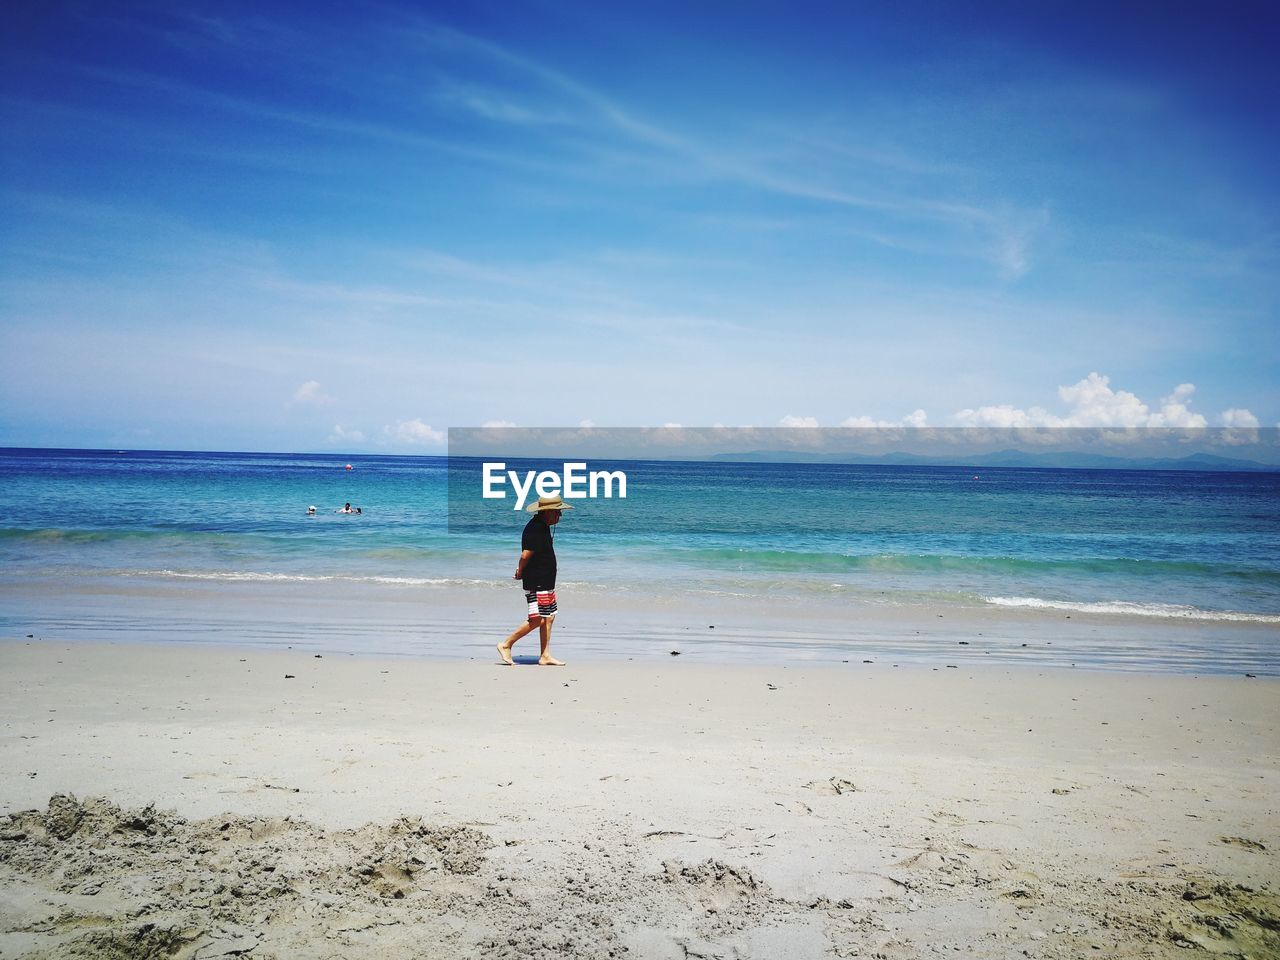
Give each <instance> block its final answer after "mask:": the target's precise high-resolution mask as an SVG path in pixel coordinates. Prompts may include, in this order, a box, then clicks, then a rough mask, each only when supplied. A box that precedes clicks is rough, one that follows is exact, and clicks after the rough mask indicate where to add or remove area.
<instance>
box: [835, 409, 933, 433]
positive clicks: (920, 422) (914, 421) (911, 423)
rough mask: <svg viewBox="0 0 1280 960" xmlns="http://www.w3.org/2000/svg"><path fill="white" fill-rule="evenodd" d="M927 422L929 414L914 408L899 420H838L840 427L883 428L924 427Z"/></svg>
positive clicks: (864, 418) (871, 418)
mask: <svg viewBox="0 0 1280 960" xmlns="http://www.w3.org/2000/svg"><path fill="white" fill-rule="evenodd" d="M928 424H929V415H928V414H926V413H925V412H924V411H923V410H915V411H913V412H911V413H909V414H907V415H906V416H905V417H903V418H902V419H901V420H877V419H876V418H875V417H866V416H863V417H848V418H846V419H845V420H842V421H841V422H840V426H842V427H862V428H869V429H876V430H885V429H889V428H891V427H925V426H928Z"/></svg>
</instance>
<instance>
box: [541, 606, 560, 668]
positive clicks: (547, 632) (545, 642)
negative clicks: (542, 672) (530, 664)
mask: <svg viewBox="0 0 1280 960" xmlns="http://www.w3.org/2000/svg"><path fill="white" fill-rule="evenodd" d="M555 622H556V618H555V617H554V616H552V617H543V618H542V628H541V629H540V630H539V631H538V639H539V640H541V641H542V655H541V656H540V657H538V665H539V666H542V667H563V666H564V661H563V660H557V659H556V658H555V657H553V656H552V655H551V654H550V653H549V652H548V651H549V650H550V649H551V628H552V627H553V626H555Z"/></svg>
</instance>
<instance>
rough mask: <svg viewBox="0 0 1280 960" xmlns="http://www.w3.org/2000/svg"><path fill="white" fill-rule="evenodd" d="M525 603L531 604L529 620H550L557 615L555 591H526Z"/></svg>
mask: <svg viewBox="0 0 1280 960" xmlns="http://www.w3.org/2000/svg"><path fill="white" fill-rule="evenodd" d="M524 599H525V601H526V602H527V603H528V604H529V619H530V620H536V619H538V618H539V617H546V618H547V619H548V620H550V619H551V618H552V617H554V616H555V615H556V592H555V591H554V590H526V591H525V594H524Z"/></svg>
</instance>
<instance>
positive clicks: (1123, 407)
mask: <svg viewBox="0 0 1280 960" xmlns="http://www.w3.org/2000/svg"><path fill="white" fill-rule="evenodd" d="M1195 389H1196V388H1195V384H1191V383H1180V384H1178V386H1176V387H1174V389H1173V392H1172V393H1170V394H1169V395H1168V396H1167V397H1164V398H1163V399H1162V400H1161V401H1160V404H1161V406H1160V409H1159V410H1155V411H1153V410H1152V409H1151V408H1150V407H1149V406H1148V405H1147V404H1146V403H1144V402H1143V401H1142V400H1141V399H1140V398H1139V397H1138V396H1137V395H1136V394H1134V393H1130V392H1129V391H1128V390H1113V389H1112V387H1111V378H1110V377H1105V376H1103V375H1102V374H1099V373H1091V374H1089V375H1088V376H1087V377H1085V378H1084V379H1083V380H1081V381H1080V382H1078V383H1075V384H1072V385H1071V386H1069V387H1059V388H1058V397H1059V399H1061V400H1062V402H1063V403H1065V404H1067V405H1068V407H1069V408H1070V409H1069V410H1068V412H1067V413H1066V415H1065V416H1060V415H1058V414H1053V413H1050V412H1049V411H1047V410H1045V409H1044V408H1043V407H1031V408H1030V409H1029V410H1022V409H1019V408H1017V407H1014V406H1011V405H1009V404H999V405H995V406H985V407H978V408H977V409H972V408H966V409H964V410H960V411H959V412H957V413H956V414H955V415H954V416H953V417H952V419H953V420H954V421H955V422H956V423H958V424H960V425H961V426H963V427H999V428H1010V427H1017V428H1026V427H1119V428H1125V427H1205V426H1208V421H1207V420H1205V418H1204V417H1203V416H1202V415H1201V414H1199V413H1193V412H1192V411H1191V409H1190V403H1191V395H1192V394H1193V393H1195ZM1245 412H1247V411H1245Z"/></svg>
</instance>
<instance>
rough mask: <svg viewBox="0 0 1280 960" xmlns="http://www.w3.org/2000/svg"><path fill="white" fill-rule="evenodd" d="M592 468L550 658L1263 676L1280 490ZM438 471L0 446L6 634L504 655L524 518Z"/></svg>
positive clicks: (565, 523) (1279, 668)
mask: <svg viewBox="0 0 1280 960" xmlns="http://www.w3.org/2000/svg"><path fill="white" fill-rule="evenodd" d="M508 466H511V467H519V466H520V464H519V463H518V462H514V463H511V464H508ZM607 467H608V468H609V469H612V470H622V471H625V473H626V475H627V478H628V496H627V498H626V499H625V501H624V500H622V499H621V498H619V499H616V500H613V501H605V500H583V501H576V502H575V505H576V507H577V509H575V510H573V511H571V512H567V513H566V514H565V515H564V519H563V520H562V521H561V523H560V524H559V525H558V526H557V527H556V551H557V555H558V557H559V564H560V577H559V583H558V586H557V590H558V594H559V599H560V606H561V614H560V616H559V617H558V618H557V621H556V627H555V633H554V637H555V641H554V642H555V647H554V650H555V652H556V653H557V655H559V656H561V657H562V658H564V659H568V660H573V659H577V660H579V661H581V660H649V661H652V660H656V659H659V658H664V659H665V658H670V657H672V656H673V655H678V656H684V657H688V658H691V659H694V660H698V661H702V662H712V663H720V662H724V663H739V662H756V663H773V664H782V665H785V664H790V663H800V664H830V665H832V666H833V667H840V668H845V665H848V666H849V668H853V667H857V666H859V665H862V664H866V663H875V664H882V665H898V664H902V665H912V666H917V667H918V666H922V665H927V666H932V667H933V668H934V669H940V670H941V669H949V668H950V669H961V670H963V669H973V668H987V667H990V666H1000V667H1005V666H1011V665H1020V666H1023V667H1033V668H1034V667H1046V668H1063V669H1082V670H1109V671H1144V672H1156V673H1181V674H1229V675H1244V674H1254V675H1256V676H1260V677H1261V676H1272V677H1274V676H1280V474H1277V473H1267V472H1197V471H1189V470H1179V471H1151V470H1115V469H1108V470H1087V469H1037V468H1012V467H1010V468H995V467H987V468H983V469H981V470H978V469H975V468H973V467H939V466H889V465H871V466H866V465H843V464H829V463H821V464H813V463H806V464H796V463H741V462H726V461H705V462H679V461H626V462H615V463H610V464H607ZM450 470H451V463H450V461H449V460H448V459H447V458H445V457H412V456H370V455H364V454H361V455H358V456H357V455H354V454H350V455H345V456H344V455H327V454H262V453H208V452H154V451H124V450H110V451H106V450H44V449H41V450H33V449H0V482H2V483H3V489H4V491H5V494H6V501H7V507H8V509H7V510H6V516H5V518H4V520H3V521H2V522H0V638H3V639H5V640H18V641H24V640H25V641H27V642H79V641H98V642H101V641H106V642H128V643H148V642H159V643H171V644H184V643H185V644H204V645H209V644H214V645H223V646H232V647H245V648H261V647H271V648H291V649H295V650H299V651H306V652H311V653H318V654H321V655H356V656H363V655H372V656H385V657H425V658H435V659H449V660H467V659H474V660H478V661H487V660H493V659H494V655H493V644H494V643H495V642H496V641H497V640H499V639H501V638H502V637H503V636H505V634H506V633H507V632H509V631H510V630H511V629H512V628H514V627H515V626H516V625H517V624H518V623H519V622H520V621H521V619H522V617H523V615H524V601H523V595H522V592H521V588H520V586H519V585H518V584H517V583H516V582H514V581H513V579H512V572H513V570H514V567H515V562H516V558H517V554H518V545H519V536H520V531H521V528H522V527H523V524H524V522H525V521H526V520H527V519H528V515H527V514H526V513H524V512H522V511H519V510H515V509H510V508H505V507H504V512H503V513H502V514H501V516H499V517H498V519H497V520H496V521H493V520H490V521H486V522H484V523H467V522H462V521H461V520H460V519H459V514H458V512H457V510H456V509H455V510H453V511H451V509H450V507H451V503H450V497H451V495H452V496H453V497H454V498H455V500H456V498H457V497H458V492H457V489H456V486H455V489H454V490H453V491H452V494H451V485H450ZM455 478H456V477H455ZM347 503H350V504H352V505H353V506H355V507H359V508H360V513H358V514H355V513H351V514H348V513H341V512H338V511H339V510H340V508H342V507H343V505H344V504H347ZM310 506H314V507H315V508H316V511H315V513H314V514H309V513H308V507H310ZM453 506H454V507H455V508H456V506H457V504H456V503H454V504H453ZM523 644H524V645H526V646H527V647H528V649H525V650H521V649H520V647H517V653H518V654H519V653H523V654H525V655H530V654H536V652H537V650H536V640H535V639H533V638H530V639H528V640H525V641H523ZM683 662H687V661H683Z"/></svg>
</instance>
